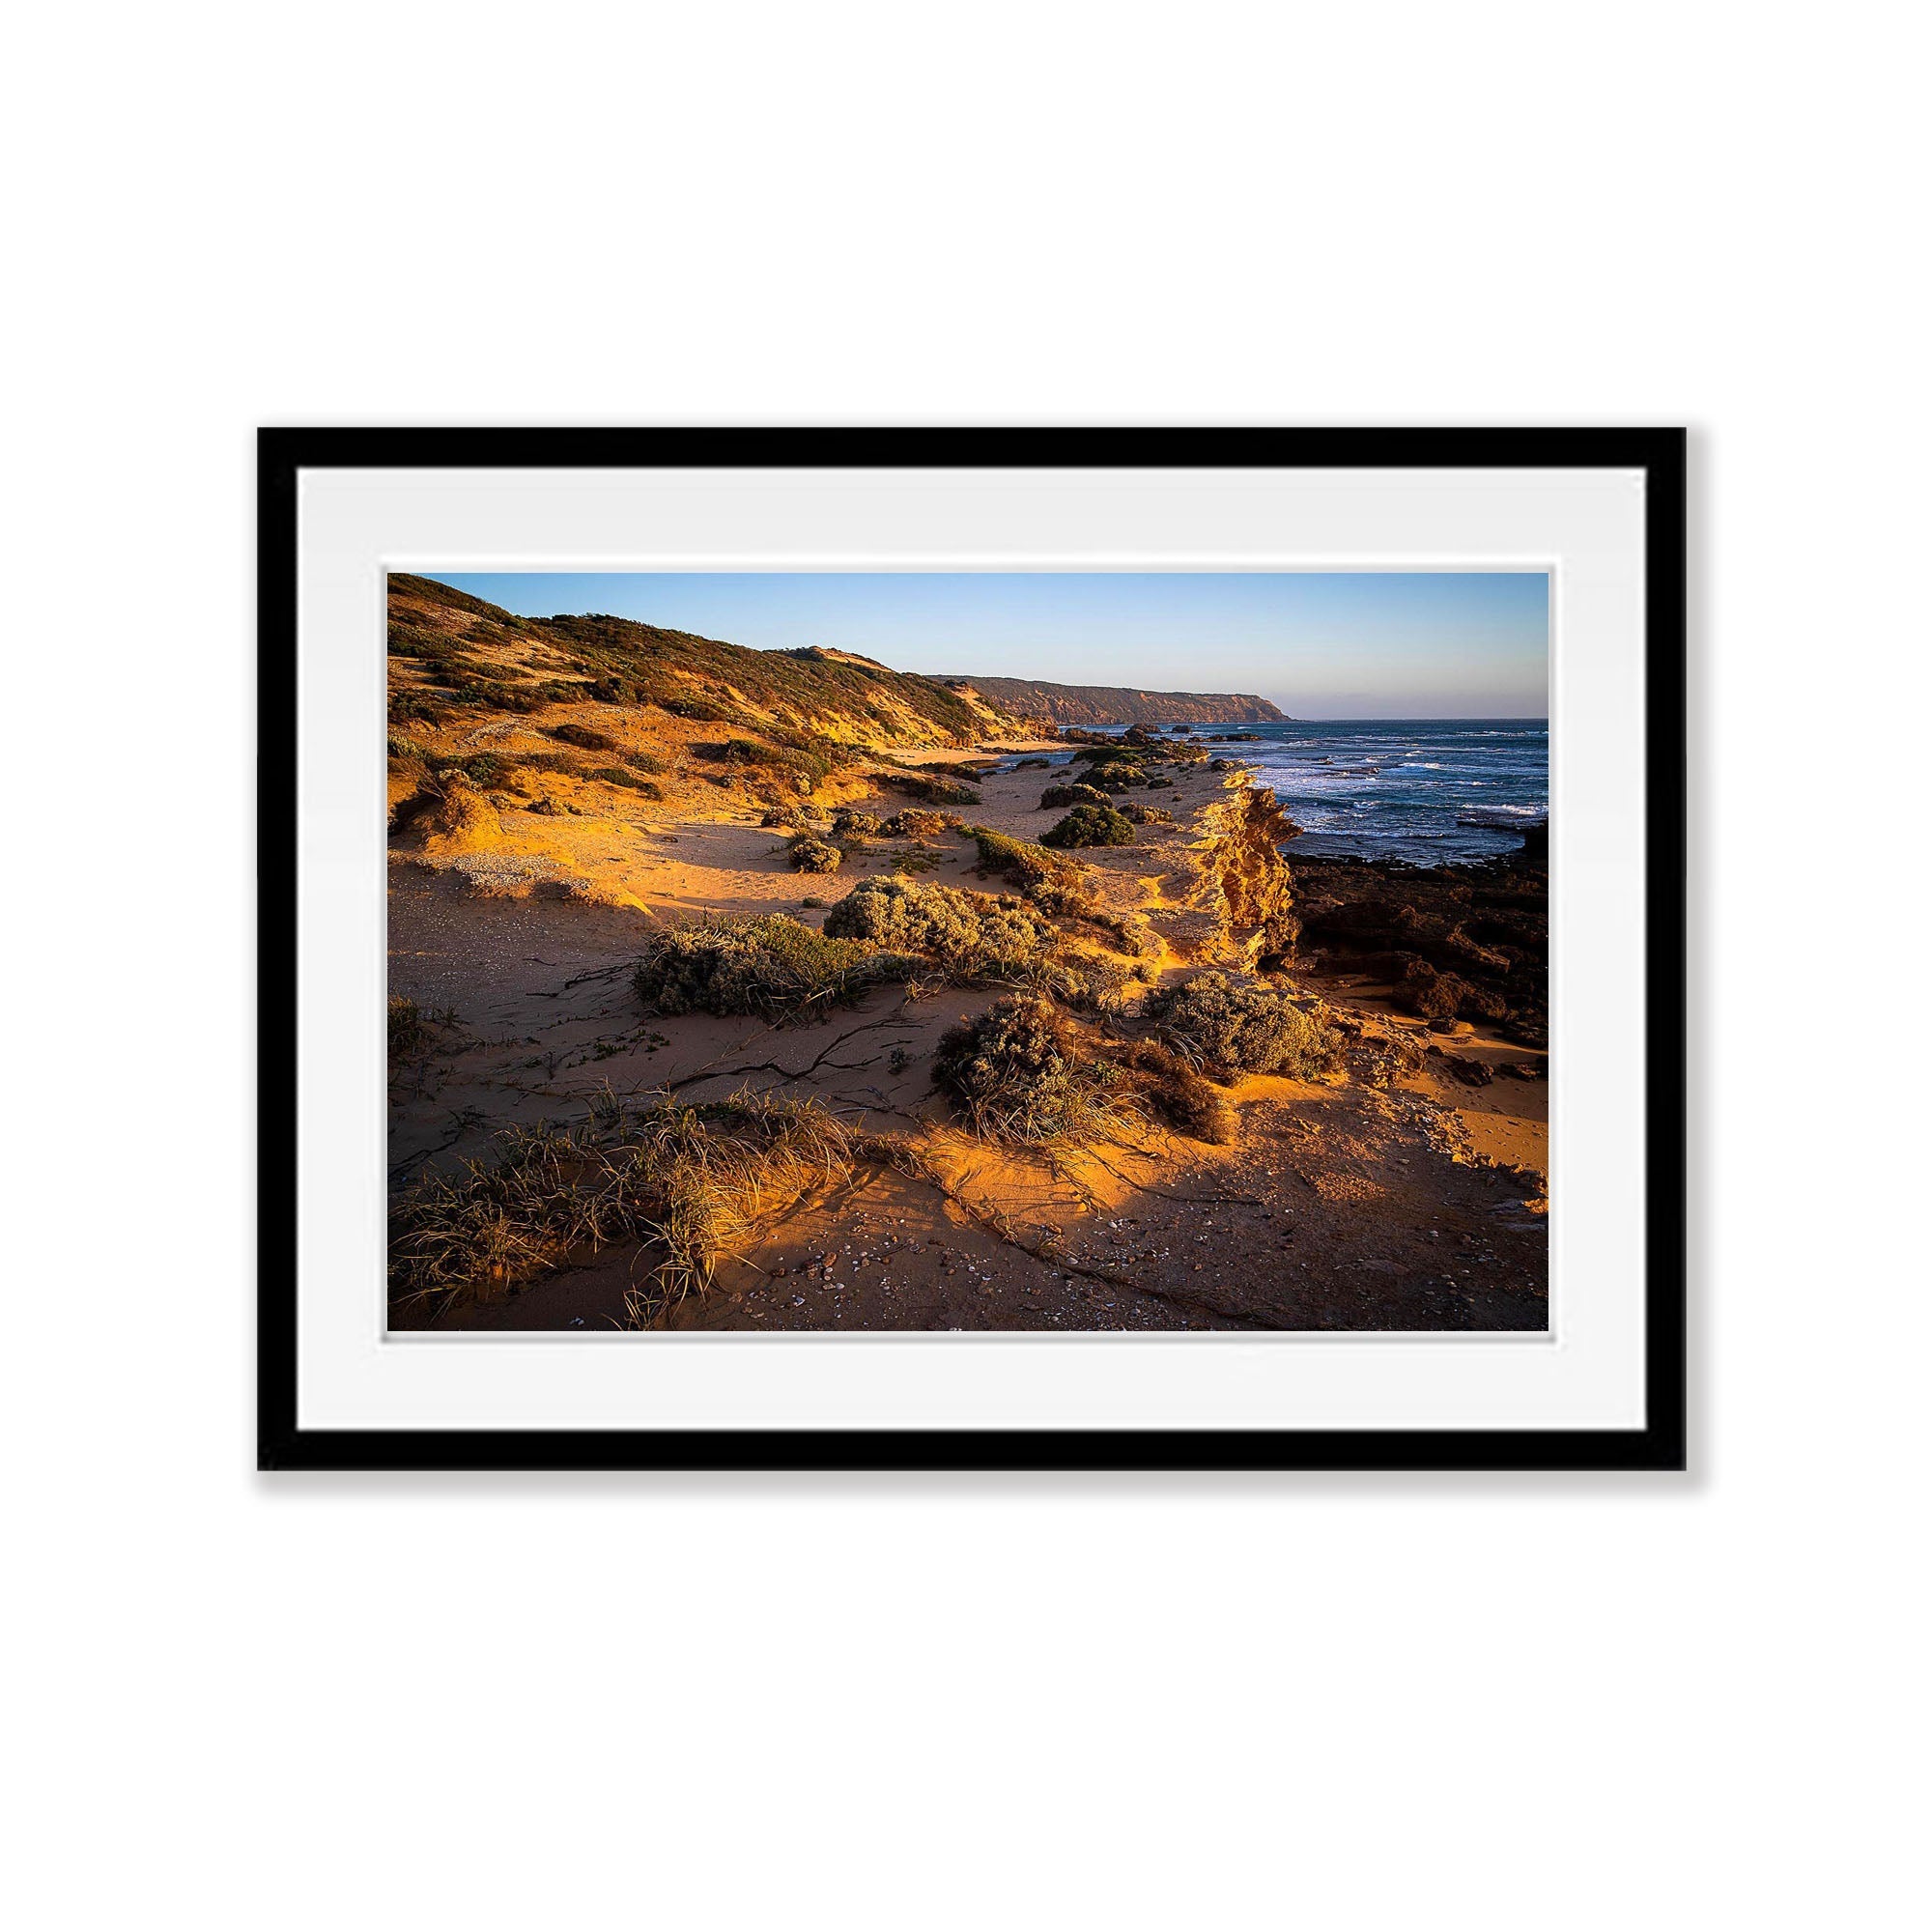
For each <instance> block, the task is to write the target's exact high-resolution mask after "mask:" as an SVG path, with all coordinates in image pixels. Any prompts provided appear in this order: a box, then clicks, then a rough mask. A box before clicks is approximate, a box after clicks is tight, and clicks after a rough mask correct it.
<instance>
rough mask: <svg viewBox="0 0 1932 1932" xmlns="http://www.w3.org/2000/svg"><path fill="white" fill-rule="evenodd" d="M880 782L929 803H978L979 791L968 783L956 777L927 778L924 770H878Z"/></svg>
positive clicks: (877, 776) (877, 774)
mask: <svg viewBox="0 0 1932 1932" xmlns="http://www.w3.org/2000/svg"><path fill="white" fill-rule="evenodd" d="M874 777H875V779H876V780H877V781H878V782H879V783H880V784H883V785H890V786H891V787H892V788H893V790H895V791H902V792H904V793H905V794H906V796H907V797H909V798H916V799H920V800H922V801H923V802H924V803H925V804H927V805H977V804H978V803H979V802H980V794H979V792H978V791H977V790H976V789H975V788H974V787H973V786H972V785H968V784H961V783H959V781H957V780H956V779H935V778H927V777H926V776H925V774H924V773H923V772H878V773H875V774H874Z"/></svg>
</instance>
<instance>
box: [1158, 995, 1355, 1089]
mask: <svg viewBox="0 0 1932 1932" xmlns="http://www.w3.org/2000/svg"><path fill="white" fill-rule="evenodd" d="M1141 1017H1142V1018H1143V1019H1144V1020H1146V1021H1147V1022H1148V1023H1149V1024H1150V1025H1151V1026H1152V1027H1153V1028H1154V1030H1155V1031H1156V1032H1157V1033H1158V1034H1159V1035H1160V1036H1161V1037H1162V1038H1163V1039H1164V1040H1165V1041H1166V1042H1167V1044H1168V1045H1170V1046H1171V1047H1173V1048H1174V1050H1175V1051H1176V1052H1177V1053H1179V1055H1180V1056H1181V1057H1182V1058H1183V1059H1185V1060H1187V1061H1189V1062H1191V1063H1192V1064H1193V1065H1196V1066H1211V1067H1214V1068H1217V1069H1221V1070H1233V1071H1240V1072H1246V1073H1282V1074H1286V1075H1287V1076H1288V1077H1289V1078H1290V1079H1293V1080H1307V1079H1311V1078H1313V1076H1314V1075H1316V1074H1318V1073H1321V1072H1322V1071H1324V1070H1325V1069H1326V1068H1328V1067H1329V1066H1332V1065H1334V1063H1335V1059H1336V1055H1337V1050H1338V1042H1337V1040H1336V1037H1335V1033H1334V1029H1333V1028H1332V1027H1330V1026H1329V1025H1328V1024H1327V1023H1326V1022H1325V1021H1324V1020H1323V1019H1321V1016H1320V1015H1319V1014H1316V1013H1311V1012H1304V1011H1303V1010H1302V1009H1301V1008H1300V1007H1298V1006H1296V1005H1295V1003H1294V1001H1293V998H1291V997H1290V995H1288V994H1287V993H1285V992H1283V991H1282V990H1281V989H1280V988H1279V987H1276V986H1270V985H1267V984H1265V983H1263V982H1260V981H1249V980H1236V979H1233V978H1231V977H1230V976H1229V975H1228V974H1226V973H1203V974H1201V975H1200V976H1199V977H1198V978H1197V979H1193V980H1184V981H1183V982H1182V983H1181V984H1179V985H1178V986H1170V987H1166V988H1163V989H1162V990H1161V991H1159V992H1157V993H1155V994H1153V995H1152V996H1151V998H1150V999H1149V1000H1148V1002H1147V1004H1146V1005H1145V1006H1144V1007H1143V1008H1142V1009H1141Z"/></svg>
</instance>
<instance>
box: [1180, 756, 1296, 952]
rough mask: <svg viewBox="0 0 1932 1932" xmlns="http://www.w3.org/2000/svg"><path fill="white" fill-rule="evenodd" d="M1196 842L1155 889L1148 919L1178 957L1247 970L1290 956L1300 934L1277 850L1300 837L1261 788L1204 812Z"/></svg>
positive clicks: (1232, 795) (1241, 790)
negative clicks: (1157, 897) (1156, 899)
mask: <svg viewBox="0 0 1932 1932" xmlns="http://www.w3.org/2000/svg"><path fill="white" fill-rule="evenodd" d="M1199 824H1200V830H1201V835H1202V836H1201V837H1200V838H1197V839H1196V840H1195V841H1194V842H1193V843H1192V844H1191V845H1189V846H1186V847H1184V848H1182V853H1181V864H1180V866H1179V867H1177V868H1176V869H1174V870H1171V871H1169V872H1168V873H1167V874H1165V875H1164V876H1163V878H1162V879H1161V882H1160V886H1161V896H1162V899H1163V900H1164V901H1165V903H1164V904H1162V905H1161V906H1159V907H1157V908H1152V909H1151V910H1150V913H1149V917H1150V919H1151V921H1152V923H1153V924H1154V926H1155V928H1156V929H1157V930H1158V931H1159V932H1160V933H1161V936H1162V937H1163V938H1164V939H1166V940H1167V941H1168V943H1169V944H1170V945H1171V946H1173V947H1174V949H1175V950H1176V951H1177V952H1179V953H1180V954H1181V955H1182V956H1183V957H1185V958H1191V959H1196V960H1199V961H1201V962H1202V963H1204V964H1212V965H1231V966H1236V967H1238V968H1240V969H1242V970H1253V969H1254V968H1257V967H1263V966H1266V965H1269V964H1270V963H1272V962H1274V961H1277V960H1279V959H1281V958H1283V957H1285V956H1286V955H1287V954H1288V953H1290V952H1293V950H1294V944H1295V938H1296V935H1297V933H1298V932H1299V930H1300V925H1299V921H1298V920H1297V918H1296V916H1295V912H1294V892H1293V880H1292V879H1291V877H1290V874H1289V869H1288V866H1287V863H1286V862H1285V861H1284V860H1283V858H1282V855H1281V848H1282V846H1283V845H1284V844H1285V843H1287V841H1288V840H1289V839H1291V838H1297V837H1299V836H1300V831H1301V828H1300V827H1299V826H1298V825H1296V824H1294V823H1293V820H1292V819H1290V818H1289V816H1288V814H1287V813H1286V812H1284V811H1283V810H1282V809H1281V807H1280V806H1279V805H1278V804H1277V803H1276V802H1275V795H1274V793H1273V792H1271V791H1270V790H1268V789H1267V787H1266V786H1264V785H1254V784H1248V783H1246V782H1242V783H1239V784H1237V785H1236V786H1234V787H1232V788H1231V789H1230V790H1229V792H1228V793H1227V795H1226V796H1225V797H1223V798H1221V799H1218V800H1216V801H1215V803H1213V804H1212V805H1210V806H1208V807H1207V808H1206V809H1205V810H1203V812H1202V813H1201V817H1200V820H1199Z"/></svg>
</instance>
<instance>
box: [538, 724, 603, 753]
mask: <svg viewBox="0 0 1932 1932" xmlns="http://www.w3.org/2000/svg"><path fill="white" fill-rule="evenodd" d="M549 735H550V736H551V737H553V738H554V739H555V740H556V741H557V743H558V744H559V745H575V746H576V747H577V749H578V750H579V751H580V752H614V751H615V750H616V749H617V741H616V740H615V739H614V738H607V737H606V736H605V735H604V733H603V732H602V731H593V730H592V729H591V728H590V727H589V725H551V726H550V728H549Z"/></svg>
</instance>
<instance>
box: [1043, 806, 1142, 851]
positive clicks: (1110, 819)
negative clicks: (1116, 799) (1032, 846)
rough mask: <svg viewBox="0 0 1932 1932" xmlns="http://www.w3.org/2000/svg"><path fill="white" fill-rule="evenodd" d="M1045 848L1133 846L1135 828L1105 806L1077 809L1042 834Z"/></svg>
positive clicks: (1076, 807) (1078, 807) (1077, 807)
mask: <svg viewBox="0 0 1932 1932" xmlns="http://www.w3.org/2000/svg"><path fill="white" fill-rule="evenodd" d="M1039 842H1040V843H1041V844H1042V845H1055V846H1059V847H1061V848H1063V849H1066V848H1071V847H1074V846H1079V845H1131V844H1132V843H1133V842H1134V828H1133V827H1132V826H1131V825H1129V824H1128V823H1127V821H1126V820H1125V819H1124V818H1122V816H1121V814H1120V813H1119V812H1118V811H1115V810H1113V809H1112V808H1111V807H1109V806H1104V805H1076V806H1075V807H1074V808H1073V810H1071V811H1069V812H1068V813H1067V814H1066V816H1065V818H1063V819H1062V820H1061V821H1060V823H1059V824H1058V825H1056V826H1055V827H1054V828H1053V830H1052V831H1051V832H1046V833H1042V834H1041V835H1040V841H1039Z"/></svg>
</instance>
